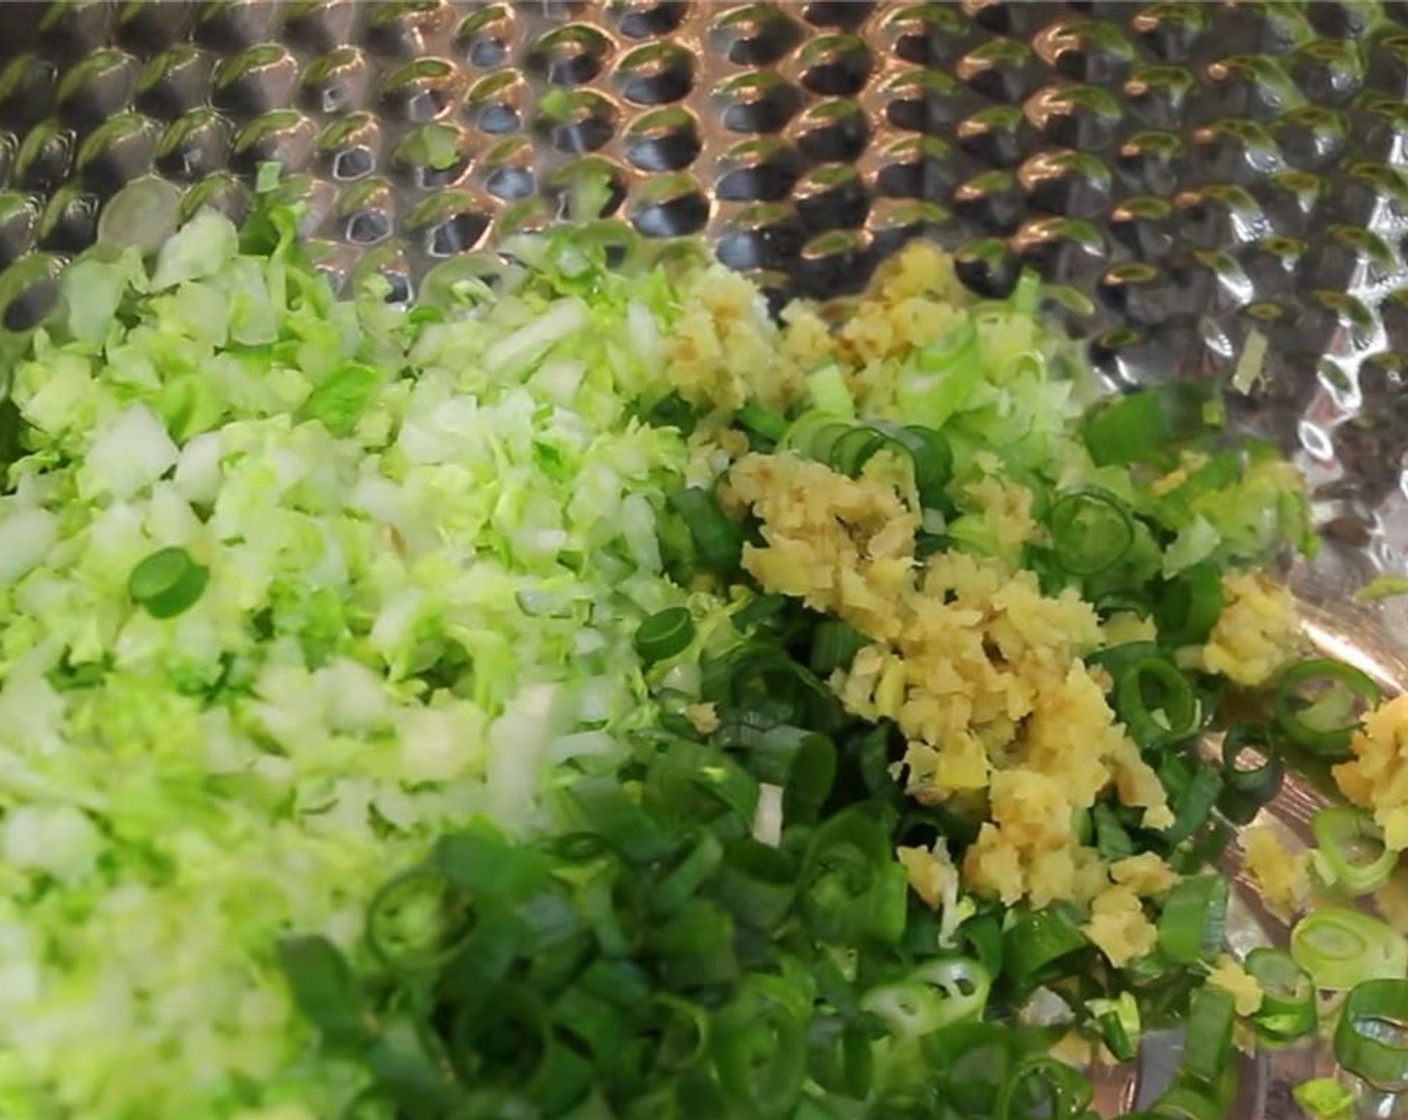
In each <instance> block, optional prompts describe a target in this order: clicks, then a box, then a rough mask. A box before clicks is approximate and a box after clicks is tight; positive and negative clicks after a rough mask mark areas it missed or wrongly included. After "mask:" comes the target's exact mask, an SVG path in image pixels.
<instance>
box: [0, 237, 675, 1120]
mask: <svg viewBox="0 0 1408 1120" xmlns="http://www.w3.org/2000/svg"><path fill="white" fill-rule="evenodd" d="M256 234H258V231H257V230H256ZM261 236H262V237H263V238H264V242H265V243H264V244H263V249H264V252H262V253H260V252H249V251H242V249H241V239H240V237H239V235H237V233H236V231H235V229H234V228H233V227H232V226H231V225H230V224H229V223H228V222H227V221H225V220H224V219H223V218H220V217H218V216H217V215H215V214H213V213H202V214H200V215H198V216H197V217H196V218H195V219H194V220H192V221H191V222H190V223H189V224H187V225H186V226H185V228H184V229H182V230H181V231H180V232H179V233H177V234H176V235H175V236H174V237H173V238H172V239H171V240H170V241H168V242H167V243H166V244H165V246H164V247H163V248H162V249H161V251H160V253H159V254H158V256H157V258H156V261H155V265H154V268H153V270H152V272H151V274H150V275H148V274H147V272H146V271H145V270H144V269H143V268H142V267H141V262H140V259H139V258H138V257H136V256H135V255H132V254H129V255H127V256H123V257H120V258H118V259H117V260H115V261H113V260H109V261H99V260H97V259H94V260H91V261H83V262H79V263H78V264H77V265H75V267H73V268H72V269H70V270H69V272H68V273H67V279H66V290H65V295H66V304H65V306H66V309H67V310H66V318H65V319H63V320H62V321H61V322H60V323H59V324H58V326H57V327H53V328H51V329H50V330H49V331H48V332H44V331H41V332H39V333H37V334H36V336H35V338H34V340H33V342H32V345H31V347H30V350H29V352H28V354H27V355H26V356H25V357H24V359H23V360H22V361H20V363H19V364H18V365H17V367H16V368H15V369H14V370H13V376H12V397H13V401H14V403H15V405H16V406H17V407H18V409H19V412H20V414H21V416H22V417H23V420H24V421H25V431H24V437H23V438H24V450H25V452H26V454H25V455H24V456H23V457H22V458H21V459H20V460H19V461H18V462H16V463H15V464H14V466H13V468H12V469H11V471H10V478H9V482H10V485H9V486H8V487H7V488H6V489H5V490H4V491H3V493H0V610H3V612H4V618H5V620H6V624H5V626H4V628H3V629H2V630H0V809H3V816H2V817H0V849H2V850H3V854H4V860H3V864H0V876H3V883H4V887H3V890H0V1115H4V1116H17V1117H18V1116H25V1117H40V1116H52V1117H94V1118H96V1117H101V1118H102V1120H151V1118H153V1117H170V1118H175V1117H192V1118H194V1117H200V1118H203V1120H204V1118H211V1120H220V1118H225V1117H244V1118H247V1120H252V1118H254V1117H258V1118H261V1120H275V1118H278V1120H284V1118H293V1117H304V1116H309V1115H329V1114H333V1113H335V1112H336V1111H337V1109H338V1108H339V1107H340V1104H339V1102H340V1100H342V1099H343V1098H344V1097H345V1096H346V1094H347V1092H348V1091H349V1089H350V1086H348V1085H345V1084H343V1083H342V1082H341V1081H340V1078H343V1077H346V1076H349V1075H348V1074H345V1073H342V1072H339V1071H337V1070H334V1069H330V1068H328V1067H327V1066H326V1065H324V1064H320V1063H317V1062H315V1061H314V1060H313V1059H312V1051H311V1045H310V1044H311V1038H310V1036H309V1034H308V1032H307V1030H306V1028H305V1027H304V1026H303V1024H302V1023H301V1022H300V1021H299V1020H297V1019H296V1017H295V1016H294V1014H293V1011H292V1008H291V1006H290V1003H289V999H288V997H287V995H286V993H285V990H284V985H283V982H282V979H281V977H280V976H279V974H278V973H277V972H276V969H275V962H274V960H273V956H272V947H273V945H274V944H275V942H276V940H277V938H278V936H279V935H280V934H282V933H285V932H287V931H289V930H292V929H299V930H310V931H320V932H322V933H324V934H326V935H328V936H330V937H332V938H333V939H334V940H336V941H337V942H339V943H341V944H343V945H346V946H352V945H354V944H355V943H356V942H357V939H358V937H359V933H360V928H359V926H360V922H361V920H362V915H363V913H364V906H365V902H366V895H367V892H368V891H369V890H370V888H371V886H372V885H373V884H375V883H377V882H379V881H381V880H382V879H384V878H385V877H386V876H387V875H388V874H389V873H390V872H391V871H393V870H395V869H397V868H400V867H402V866H405V865H406V864H407V863H408V862H410V861H413V860H414V859H416V858H418V856H419V855H420V854H421V852H422V851H423V850H424V847H425V845H426V844H427V843H428V842H429V840H430V839H431V838H432V837H433V836H434V835H435V834H436V833H437V832H439V831H440V830H442V829H443V828H444V827H446V826H447V825H449V824H451V823H458V822H462V821H464V820H465V819H466V818H467V817H469V816H471V815H473V814H475V813H479V812H484V813H488V814H490V815H491V816H493V817H494V818H496V819H497V820H498V822H499V823H500V824H501V825H502V826H503V827H504V828H506V829H507V830H509V831H510V832H514V833H520V834H521V833H526V832H530V831H532V830H534V829H537V828H541V827H543V826H544V825H545V824H546V823H548V822H549V820H550V815H551V812H552V805H553V800H552V798H551V796H550V792H551V787H552V784H553V779H552V772H553V768H554V767H555V766H557V765H559V764H561V763H562V762H564V761H566V760H568V759H571V758H576V757H583V756H586V755H603V754H605V755H608V756H609V755H611V754H612V753H613V752H617V751H620V750H621V749H623V748H622V742H623V735H624V733H625V732H626V731H628V730H629V729H630V728H631V727H633V726H636V725H638V724H640V723H642V722H644V721H648V720H649V719H650V718H651V710H650V707H649V704H648V702H647V689H646V687H645V682H644V679H643V677H642V673H641V669H640V665H639V661H638V659H637V656H636V654H635V652H634V649H633V645H632V641H631V636H632V633H633V631H634V629H635V625H636V622H637V621H638V620H639V619H640V618H642V617H644V616H646V615H648V614H650V613H652V612H654V611H657V610H660V609H662V608H664V607H667V606H671V605H674V604H676V603H679V602H682V601H684V598H685V597H684V593H683V592H681V591H680V590H678V589H677V588H674V587H673V585H671V584H670V583H669V582H668V581H667V580H666V579H665V578H664V576H663V574H662V562H661V557H660V551H659V547H658V544H657V539H656V538H657V534H656V530H655V517H656V514H657V511H659V510H660V509H661V508H662V506H663V502H664V497H665V495H666V493H667V492H669V491H671V490H673V489H674V488H675V486H676V485H677V484H678V479H679V477H680V474H681V472H682V471H683V469H684V466H685V464H686V459H687V455H686V449H685V446H684V442H683V440H682V438H681V437H680V436H679V435H678V434H677V433H675V432H673V431H670V430H664V429H657V428H652V427H647V426H644V425H642V424H640V423H638V422H637V421H636V420H634V419H633V414H632V412H631V411H630V410H629V407H628V401H629V400H630V399H631V398H632V397H633V396H634V395H635V394H637V393H638V392H639V391H641V390H642V389H643V388H644V387H646V386H648V385H649V384H651V382H652V379H655V378H658V377H659V376H660V374H659V369H660V363H659V356H658V350H659V345H660V343H659V339H660V337H661V336H662V332H663V331H664V330H665V329H666V327H667V325H668V323H667V320H668V317H669V315H670V314H671V308H672V306H673V302H672V301H673V298H674V297H673V295H672V287H671V281H670V279H669V277H668V276H667V275H666V273H665V271H664V270H656V271H654V272H652V273H650V274H648V275H645V276H642V277H640V278H638V279H629V278H626V277H624V276H621V275H619V274H613V273H608V272H607V271H606V270H605V269H604V268H602V267H600V266H595V267H593V266H592V261H593V260H594V259H595V258H594V257H593V256H592V255H591V254H590V253H588V254H586V255H585V256H583V255H582V254H581V253H575V254H570V255H571V256H572V265H571V268H570V270H569V269H568V268H567V267H566V266H565V265H563V264H562V261H563V260H564V259H565V257H566V256H567V255H569V254H567V249H566V248H564V246H563V245H561V244H558V245H554V244H550V243H547V242H544V243H541V244H530V245H529V246H528V249H529V250H531V251H532V252H536V253H538V254H539V255H540V257H541V260H542V261H543V268H542V270H541V271H539V272H537V273H533V272H531V271H529V270H519V273H518V278H519V281H520V282H519V283H518V285H517V287H515V288H512V289H511V290H509V291H508V292H506V293H504V294H502V295H501V296H500V297H499V298H498V299H496V300H495V301H493V302H492V303H491V304H486V305H484V306H481V307H474V306H466V307H464V308H461V309H459V310H457V311H456V310H453V309H452V310H451V311H450V312H449V313H448V314H442V315H438V316H425V317H417V316H413V315H410V314H408V313H407V312H405V311H403V310H399V309H396V308H392V307H388V306H385V305H384V304H382V303H381V302H380V301H378V300H376V299H374V298H370V296H366V297H362V298H358V299H356V300H347V301H339V300H336V299H335V298H334V297H333V294H332V293H331V291H330V290H329V289H328V288H327V286H326V284H325V283H324V282H323V281H322V280H321V279H319V278H318V277H317V276H316V275H315V274H314V273H313V272H312V271H311V270H310V269H309V268H308V267H307V266H305V265H303V264H302V263H300V262H299V261H298V259H297V258H296V257H295V256H294V255H293V254H292V253H290V252H289V251H288V249H287V243H288V224H287V222H286V221H284V222H279V221H275V222H273V223H272V224H269V225H268V226H267V228H266V229H265V230H264V232H263V233H262V234H258V236H256V235H254V234H248V233H247V235H246V238H245V242H244V244H245V245H246V246H248V245H250V244H254V243H257V242H258V239H259V237H261ZM525 251H527V250H525ZM584 261H585V262H586V263H585V265H584V264H583V262H584ZM544 277H546V279H545V278H544ZM373 294H374V293H373ZM169 546H179V547H180V548H182V549H184V550H185V551H186V552H187V553H188V554H189V555H190V556H191V558H192V559H193V560H194V561H195V562H196V563H198V564H200V565H201V566H203V567H205V568H206V569H208V571H209V582H208V584H207V586H206V587H205V589H204V591H203V593H202V594H201V595H200V597H199V598H198V600H197V601H196V602H195V603H194V604H193V605H191V606H190V607H189V609H187V610H186V611H184V612H183V613H181V614H179V615H177V616H176V617H174V618H169V619H158V618H155V617H152V615H151V614H150V613H148V612H147V611H145V610H142V609H139V608H138V607H136V605H134V604H133V603H132V602H131V601H130V599H129V596H128V591H127V579H128V575H129V574H130V572H131V571H132V568H133V567H134V566H135V565H136V564H138V563H139V562H141V561H142V560H143V559H144V558H145V557H147V556H149V555H151V554H152V553H153V552H155V551H157V550H159V549H162V548H166V547H169Z"/></svg>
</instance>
